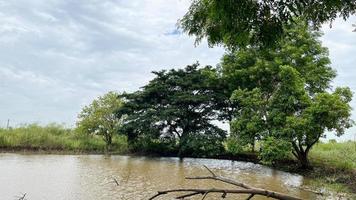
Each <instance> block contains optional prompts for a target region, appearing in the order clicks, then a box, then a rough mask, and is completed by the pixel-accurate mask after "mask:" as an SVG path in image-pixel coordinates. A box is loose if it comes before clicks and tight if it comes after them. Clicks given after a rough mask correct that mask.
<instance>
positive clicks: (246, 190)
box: [149, 165, 300, 200]
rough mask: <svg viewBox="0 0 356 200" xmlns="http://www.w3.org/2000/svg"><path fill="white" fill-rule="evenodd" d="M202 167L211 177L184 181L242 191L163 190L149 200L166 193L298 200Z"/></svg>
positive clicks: (213, 189)
mask: <svg viewBox="0 0 356 200" xmlns="http://www.w3.org/2000/svg"><path fill="white" fill-rule="evenodd" d="M204 167H205V168H206V169H207V170H208V171H209V172H210V174H211V176H198V177H186V179H190V180H208V179H209V180H215V181H220V182H223V183H228V184H231V185H234V186H238V187H241V188H242V189H229V190H226V189H215V188H212V189H195V188H186V189H172V190H165V191H158V193H157V194H156V195H154V196H152V197H151V198H149V200H152V199H155V198H157V197H158V196H161V195H166V194H168V193H182V192H187V193H188V194H184V195H181V196H178V197H176V199H184V198H186V197H191V196H195V195H203V197H202V200H203V199H205V197H206V196H207V195H208V194H209V193H221V194H222V196H224V197H225V196H226V194H228V193H230V194H250V195H249V196H248V197H247V199H251V198H252V197H254V196H255V195H261V196H266V197H271V198H274V199H280V200H300V198H296V197H292V196H289V195H286V194H282V193H279V192H275V191H271V190H265V189H261V188H255V187H252V186H249V185H247V184H244V183H241V182H238V181H234V180H231V179H228V178H225V177H222V176H217V175H216V174H215V173H214V172H213V171H211V170H210V169H209V168H208V167H207V166H205V165H204Z"/></svg>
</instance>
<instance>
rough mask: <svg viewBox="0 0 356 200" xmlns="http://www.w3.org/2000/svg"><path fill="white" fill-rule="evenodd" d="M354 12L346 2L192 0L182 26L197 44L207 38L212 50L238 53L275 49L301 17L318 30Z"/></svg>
mask: <svg viewBox="0 0 356 200" xmlns="http://www.w3.org/2000/svg"><path fill="white" fill-rule="evenodd" d="M355 11H356V2H355V1H343V0H335V1H328V0H316V1H285V0H277V1H275V0H263V1H250V0H239V1H231V0H193V1H192V4H191V6H190V8H189V10H188V12H187V13H186V14H185V15H184V17H183V18H182V19H181V20H180V21H179V25H180V26H181V27H182V29H183V31H185V32H187V33H188V34H189V35H194V36H196V42H199V41H201V40H202V39H203V38H207V40H208V43H209V44H210V45H211V46H213V45H221V44H223V45H225V46H226V47H228V48H230V49H237V48H239V47H246V46H248V45H252V46H254V45H257V46H261V45H262V46H272V45H274V44H275V43H276V41H278V39H279V38H281V37H283V36H284V34H285V31H284V26H286V25H290V24H293V23H294V22H295V19H296V18H298V17H302V18H304V19H305V20H307V21H308V22H311V23H312V24H313V25H314V26H315V27H319V26H320V25H322V24H323V23H325V22H331V21H333V20H334V19H335V18H336V17H338V16H342V17H343V18H344V19H347V18H348V17H349V16H350V15H352V14H355Z"/></svg>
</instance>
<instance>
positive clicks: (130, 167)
mask: <svg viewBox="0 0 356 200" xmlns="http://www.w3.org/2000/svg"><path fill="white" fill-rule="evenodd" d="M203 165H206V166H208V167H209V168H210V169H212V170H213V171H215V172H216V173H217V174H219V175H223V176H227V177H230V178H233V179H236V180H239V181H242V182H245V183H247V184H250V185H252V186H255V187H262V188H266V189H271V190H275V191H279V192H284V193H288V194H291V195H294V196H297V197H301V198H303V199H315V198H316V197H315V196H314V195H313V194H312V193H310V192H307V191H303V190H300V189H298V187H299V186H301V185H303V183H304V182H305V180H304V178H303V177H302V176H299V175H296V174H290V173H285V172H281V171H277V170H273V169H270V168H268V167H264V166H261V165H256V164H253V163H248V162H237V161H226V160H214V159H184V160H183V161H180V160H179V159H177V158H147V157H130V156H103V155H38V154H33V155H29V154H10V153H2V154H0V199H4V200H13V199H16V198H17V199H18V197H19V196H22V194H24V193H26V199H28V200H52V199H53V200H67V199H68V200H69V199H74V200H94V199H95V200H96V199H102V200H113V199H147V198H148V197H150V196H152V195H154V194H155V193H156V191H158V190H165V189H172V188H184V187H195V188H197V187H200V188H211V187H215V188H218V187H219V188H233V186H230V185H226V184H219V183H214V182H213V181H201V180H200V181H199V180H185V179H184V177H185V176H200V175H208V174H209V173H208V172H207V171H206V170H205V169H204V168H203ZM113 178H115V179H117V181H118V182H119V186H117V185H116V184H115V183H114V182H113ZM218 197H219V196H214V195H209V196H208V197H207V198H205V199H220V198H218ZM227 197H228V198H226V199H245V198H246V196H244V195H230V196H229V195H228V196H227ZM243 197H245V198H243ZM200 198H201V196H198V197H197V198H196V199H200ZM161 199H172V198H169V197H168V196H166V197H163V198H161ZM253 199H265V198H264V197H256V198H253Z"/></svg>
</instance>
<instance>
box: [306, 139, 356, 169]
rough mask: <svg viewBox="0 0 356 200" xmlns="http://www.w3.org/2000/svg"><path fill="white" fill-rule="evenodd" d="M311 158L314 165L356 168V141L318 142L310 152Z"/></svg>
mask: <svg viewBox="0 0 356 200" xmlns="http://www.w3.org/2000/svg"><path fill="white" fill-rule="evenodd" d="M310 160H311V162H312V164H314V165H327V166H329V167H334V168H337V169H341V170H356V142H355V141H354V142H352V141H348V142H342V143H336V142H328V143H319V144H316V145H315V146H314V147H313V149H312V150H311V152H310Z"/></svg>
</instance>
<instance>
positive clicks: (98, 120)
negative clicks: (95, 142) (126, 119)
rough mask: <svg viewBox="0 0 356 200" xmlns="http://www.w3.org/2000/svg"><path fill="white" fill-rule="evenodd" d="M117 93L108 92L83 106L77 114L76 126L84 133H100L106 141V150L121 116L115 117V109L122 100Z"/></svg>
mask: <svg viewBox="0 0 356 200" xmlns="http://www.w3.org/2000/svg"><path fill="white" fill-rule="evenodd" d="M118 95H119V94H118V93H116V92H108V93H107V94H105V95H103V96H100V97H98V98H97V99H95V100H93V102H92V103H91V104H90V105H88V106H85V107H84V108H83V110H82V111H81V112H80V114H79V115H78V121H77V127H78V129H79V130H80V131H81V132H83V133H86V134H93V135H100V136H102V137H103V139H104V141H105V143H106V150H110V147H111V145H112V138H113V135H114V134H117V133H118V129H119V128H120V126H121V122H122V119H121V116H120V117H117V115H116V110H118V109H119V108H121V106H122V105H123V102H122V101H121V99H120V98H118Z"/></svg>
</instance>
